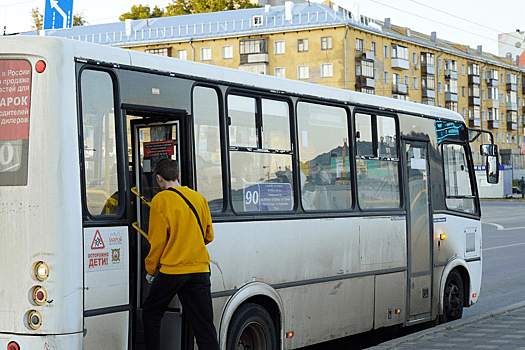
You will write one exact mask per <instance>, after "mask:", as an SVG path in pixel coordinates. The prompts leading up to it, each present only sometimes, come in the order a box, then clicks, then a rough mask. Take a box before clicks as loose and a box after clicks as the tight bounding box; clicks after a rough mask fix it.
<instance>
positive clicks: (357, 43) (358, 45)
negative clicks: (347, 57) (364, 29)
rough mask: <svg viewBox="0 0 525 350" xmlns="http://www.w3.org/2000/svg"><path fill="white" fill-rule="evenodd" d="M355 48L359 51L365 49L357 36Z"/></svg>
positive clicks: (361, 40)
mask: <svg viewBox="0 0 525 350" xmlns="http://www.w3.org/2000/svg"><path fill="white" fill-rule="evenodd" d="M355 49H356V50H357V51H361V52H363V51H364V50H365V48H364V43H363V39H359V38H357V39H355Z"/></svg>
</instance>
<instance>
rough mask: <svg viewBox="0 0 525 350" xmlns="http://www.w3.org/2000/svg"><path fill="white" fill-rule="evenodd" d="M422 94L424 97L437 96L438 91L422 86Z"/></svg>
mask: <svg viewBox="0 0 525 350" xmlns="http://www.w3.org/2000/svg"><path fill="white" fill-rule="evenodd" d="M421 96H422V97H423V98H425V97H426V98H436V91H435V90H430V89H426V88H422V89H421Z"/></svg>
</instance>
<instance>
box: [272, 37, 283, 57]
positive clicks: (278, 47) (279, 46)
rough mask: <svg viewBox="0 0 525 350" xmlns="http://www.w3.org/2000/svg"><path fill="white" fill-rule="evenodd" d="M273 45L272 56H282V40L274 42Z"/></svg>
mask: <svg viewBox="0 0 525 350" xmlns="http://www.w3.org/2000/svg"><path fill="white" fill-rule="evenodd" d="M273 44H274V54H275V55H284V40H279V41H276V42H274V43H273Z"/></svg>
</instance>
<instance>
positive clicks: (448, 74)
mask: <svg viewBox="0 0 525 350" xmlns="http://www.w3.org/2000/svg"><path fill="white" fill-rule="evenodd" d="M457 78H458V72H457V71H455V70H452V69H445V79H457Z"/></svg>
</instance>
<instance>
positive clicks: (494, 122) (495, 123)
mask: <svg viewBox="0 0 525 350" xmlns="http://www.w3.org/2000/svg"><path fill="white" fill-rule="evenodd" d="M488 124H489V129H497V128H499V122H498V121H497V120H489V123H488Z"/></svg>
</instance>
